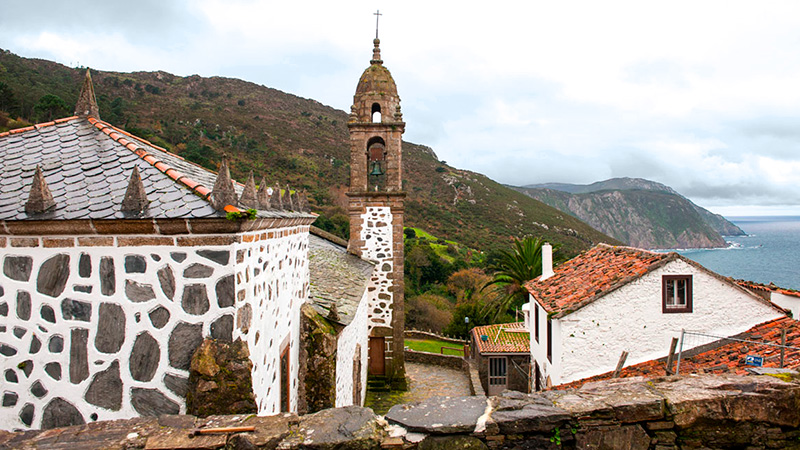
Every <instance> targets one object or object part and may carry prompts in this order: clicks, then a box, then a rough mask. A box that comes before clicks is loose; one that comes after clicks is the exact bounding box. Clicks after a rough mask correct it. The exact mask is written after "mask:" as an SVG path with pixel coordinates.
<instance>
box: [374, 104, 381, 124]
mask: <svg viewBox="0 0 800 450" xmlns="http://www.w3.org/2000/svg"><path fill="white" fill-rule="evenodd" d="M380 122H381V105H379V104H378V103H373V104H372V123H380Z"/></svg>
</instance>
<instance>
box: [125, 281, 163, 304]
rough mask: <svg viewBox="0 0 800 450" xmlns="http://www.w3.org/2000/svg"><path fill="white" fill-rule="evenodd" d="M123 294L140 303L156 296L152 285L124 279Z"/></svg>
mask: <svg viewBox="0 0 800 450" xmlns="http://www.w3.org/2000/svg"><path fill="white" fill-rule="evenodd" d="M125 296H126V297H128V300H130V301H132V302H134V303H141V302H146V301H150V300H152V299H154V298H156V293H155V292H154V291H153V286H151V285H149V284H144V283H138V282H136V281H133V280H125Z"/></svg>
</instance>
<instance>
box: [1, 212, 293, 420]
mask: <svg viewBox="0 0 800 450" xmlns="http://www.w3.org/2000/svg"><path fill="white" fill-rule="evenodd" d="M307 229H308V227H307V226H306V227H302V226H295V227H290V228H285V229H281V230H270V231H269V232H266V231H262V232H260V233H250V234H243V235H226V236H219V235H215V236H205V237H204V236H198V235H193V236H192V237H186V238H181V237H163V236H156V237H153V236H138V237H136V236H134V237H131V236H117V237H114V236H74V237H69V236H65V237H58V238H47V237H45V238H35V237H24V238H8V239H5V238H4V239H3V241H4V242H3V243H4V244H5V241H6V240H7V241H8V244H9V245H8V246H4V247H2V248H0V261H2V265H3V270H2V273H0V318H2V320H1V321H0V373H1V374H2V375H0V376H2V381H3V384H2V389H1V391H2V392H0V395H2V400H1V401H2V406H0V429H24V428H39V427H42V426H52V425H54V424H55V425H58V424H62V423H66V422H65V421H74V422H81V421H84V422H89V421H93V420H110V419H117V418H124V417H133V416H137V415H157V414H164V413H171V414H178V413H183V412H185V402H184V396H185V392H186V389H187V378H188V369H189V362H190V359H191V355H192V352H193V351H194V349H195V348H196V346H197V345H199V343H200V342H201V341H202V339H203V338H205V337H209V336H210V337H214V338H217V339H231V338H235V337H240V336H241V337H242V338H244V339H246V340H247V341H248V344H250V349H251V359H252V360H253V363H254V369H253V372H254V388H256V387H257V390H256V398H257V400H258V402H259V407H260V408H259V413H262V414H269V413H272V412H275V411H274V409H275V408H274V405H276V404H277V394H274V393H273V394H270V387H271V386H267V384H268V383H267V381H266V380H270V378H269V377H271V376H272V374H273V373H274V367H275V366H276V363H275V362H274V360H275V359H276V358H277V356H275V355H273V353H275V352H277V350H274V351H272V350H267V349H265V348H264V347H265V345H267V344H266V343H267V342H270V341H272V342H275V341H278V340H279V339H283V338H284V335H286V336H291V338H290V341H291V345H292V351H293V357H292V361H294V363H293V364H294V365H293V367H292V373H293V380H294V381H293V389H294V393H293V395H292V398H293V404H292V405H293V408H296V396H297V395H296V384H297V382H296V378H297V364H296V361H297V355H296V354H297V344H296V342H297V335H298V332H297V325H296V324H297V323H298V322H299V318H298V312H296V311H299V306H297V305H299V302H300V301H302V300H301V299H303V298H305V297H306V292H305V291H306V290H307V284H308V257H307V239H308V237H307ZM267 233H269V235H268V234H267ZM232 237H236V238H237V239H238V238H240V239H241V240H242V243H240V244H234V243H233V242H231V241H232ZM262 237H263V239H262ZM248 240H250V241H251V242H247V241H248ZM181 241H185V242H181ZM170 243H171V244H170ZM193 243H194V244H193ZM215 243H221V244H220V245H215ZM200 244H202V245H200ZM261 247H263V248H264V251H260V250H261ZM257 264H258V265H259V267H256V265H257ZM257 269H258V270H257ZM258 271H260V273H257V272H258ZM237 278H238V279H237ZM240 280H241V281H240ZM248 280H249V281H248ZM267 280H268V281H267ZM259 282H261V283H260V284H259ZM270 289H272V292H273V293H274V294H273V297H270V294H269V292H270ZM237 295H239V296H240V297H238V300H237ZM268 298H273V300H272V301H267V299H268ZM247 307H249V308H250V309H251V311H250V313H251V314H250V316H251V317H254V318H261V319H260V320H256V322H255V323H254V325H253V327H252V328H253V329H254V330H256V329H259V330H261V333H260V336H259V338H260V339H263V340H264V341H263V342H262V343H261V344H260V345H256V341H257V340H258V338H256V337H255V336H254V334H255V333H250V335H247V333H244V332H243V331H242V329H241V327H236V328H234V322H235V321H237V318H238V319H244V316H246V315H247V313H246V312H245V313H243V312H242V311H243V310H245V311H246V308H247ZM253 311H256V312H255V313H254V312H253ZM273 315H274V316H275V317H276V318H279V319H280V320H279V322H280V325H279V326H274V324H268V320H266V319H265V318H267V317H272V316H273ZM236 325H239V324H238V323H237V324H236ZM279 344H280V342H278V345H279ZM256 380H258V382H256ZM273 390H275V389H273Z"/></svg>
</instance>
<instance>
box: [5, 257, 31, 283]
mask: <svg viewBox="0 0 800 450" xmlns="http://www.w3.org/2000/svg"><path fill="white" fill-rule="evenodd" d="M32 269H33V258H31V257H30V256H6V257H5V259H4V260H3V274H5V276H7V277H8V278H11V279H12V280H16V281H28V280H29V279H30V278H31V270H32Z"/></svg>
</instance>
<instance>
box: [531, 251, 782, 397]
mask: <svg viewBox="0 0 800 450" xmlns="http://www.w3.org/2000/svg"><path fill="white" fill-rule="evenodd" d="M662 275H692V291H693V295H692V297H693V300H692V312H691V313H669V314H664V313H663V312H662ZM781 316H782V314H781V313H780V312H779V311H777V310H776V309H775V308H773V307H771V306H769V305H767V304H766V303H765V302H761V301H759V300H758V299H757V298H755V297H754V296H752V295H748V293H746V292H745V291H744V289H741V288H739V287H738V286H736V285H734V284H732V283H730V282H726V281H723V280H722V279H720V278H718V277H715V276H712V275H710V274H709V273H707V272H705V271H703V270H700V269H697V268H696V267H694V266H692V265H690V264H688V263H686V262H684V261H682V260H675V261H672V262H670V263H669V264H667V265H665V266H664V267H661V268H659V269H656V270H654V271H652V272H650V273H649V274H647V275H645V276H643V277H641V278H639V279H637V280H635V281H632V282H631V283H628V284H626V285H625V286H623V287H621V288H619V289H617V290H615V291H613V292H611V293H609V294H608V295H606V296H604V297H602V298H600V299H598V300H596V301H595V302H593V303H591V304H589V305H587V306H584V307H583V308H581V309H579V310H577V311H575V312H574V313H572V314H569V315H567V316H564V317H562V318H561V319H559V320H555V319H554V320H553V363H552V364H550V363H549V362H547V359H546V357H543V350H545V349H546V331H547V328H546V326H547V324H546V315H544V314H541V312H540V320H542V323H541V324H540V333H541V336H540V342H539V344H538V345H536V348H535V349H534V343H535V342H533V337H532V342H531V349H532V350H531V351H532V353H533V357H534V358H536V361H537V362H538V363H539V366H540V370H542V371H543V372H544V376H543V378H545V379H546V378H547V376H550V378H551V382H552V383H553V384H554V385H557V384H561V383H568V382H570V381H574V380H579V379H582V378H586V377H589V376H592V375H598V374H601V373H605V372H609V371H612V370H614V368H615V367H616V365H617V362H618V360H619V356H620V354H621V353H622V352H623V351H627V352H628V358H627V361H626V365H632V364H637V363H640V362H643V361H649V360H651V359H656V358H661V357H664V356H666V355H667V353H668V350H669V345H670V342H671V340H672V338H673V337H680V334H681V329H686V330H692V331H701V332H706V333H709V334H712V335H716V336H731V335H735V334H738V333H742V332H744V331H746V330H748V329H749V328H751V327H753V326H754V325H757V324H759V323H763V322H766V321H769V320H772V319H776V318H778V317H781ZM703 343H705V342H699V343H698V345H699V344H703ZM689 345H691V343H689ZM686 348H690V347H686ZM686 348H684V350H686Z"/></svg>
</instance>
